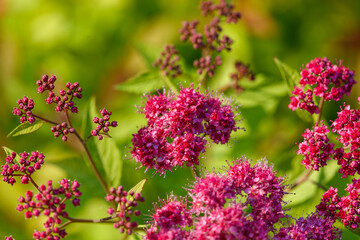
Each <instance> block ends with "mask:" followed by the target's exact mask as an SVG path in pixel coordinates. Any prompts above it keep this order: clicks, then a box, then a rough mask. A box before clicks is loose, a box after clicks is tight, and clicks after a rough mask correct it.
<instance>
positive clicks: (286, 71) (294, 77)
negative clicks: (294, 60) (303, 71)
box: [274, 58, 300, 93]
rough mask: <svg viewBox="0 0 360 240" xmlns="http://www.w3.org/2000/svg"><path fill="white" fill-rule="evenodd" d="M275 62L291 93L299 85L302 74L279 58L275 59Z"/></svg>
mask: <svg viewBox="0 0 360 240" xmlns="http://www.w3.org/2000/svg"><path fill="white" fill-rule="evenodd" d="M274 61H275V64H276V66H277V67H278V68H279V71H280V73H281V76H282V78H283V80H284V81H285V83H286V85H287V86H288V88H289V93H290V92H291V91H293V90H294V87H295V86H296V85H299V80H300V73H299V72H298V71H297V70H296V69H293V68H292V67H290V66H288V65H287V64H285V63H283V62H282V61H280V60H279V59H277V58H274Z"/></svg>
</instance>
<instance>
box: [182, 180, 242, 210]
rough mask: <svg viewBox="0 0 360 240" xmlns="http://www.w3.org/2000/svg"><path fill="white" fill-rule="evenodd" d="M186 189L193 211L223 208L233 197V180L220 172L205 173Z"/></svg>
mask: <svg viewBox="0 0 360 240" xmlns="http://www.w3.org/2000/svg"><path fill="white" fill-rule="evenodd" d="M188 191H189V194H190V196H191V197H192V211H194V212H195V213H200V212H207V211H211V210H213V209H216V208H223V207H224V205H225V203H226V202H227V200H229V199H232V200H234V198H235V188H234V185H233V181H232V180H230V179H229V178H226V177H225V176H223V175H220V174H207V175H206V176H205V177H204V178H198V179H197V180H196V183H195V184H194V187H193V188H192V189H189V190H188Z"/></svg>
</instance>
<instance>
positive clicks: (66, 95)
mask: <svg viewBox="0 0 360 240" xmlns="http://www.w3.org/2000/svg"><path fill="white" fill-rule="evenodd" d="M55 81H56V76H54V75H51V77H50V78H49V77H48V75H44V76H43V77H42V78H41V80H38V81H36V85H38V86H39V87H38V92H39V93H43V92H45V91H49V93H48V97H47V98H46V99H45V101H46V103H47V104H55V105H56V108H55V110H56V111H57V112H61V111H67V110H69V111H71V112H72V113H78V108H77V107H76V105H75V102H74V99H76V98H77V99H81V98H82V88H81V87H80V86H79V83H78V82H75V83H73V84H71V83H69V82H68V83H66V89H61V90H60V91H59V95H56V94H55V92H54V91H53V90H54V87H55V86H54V83H55Z"/></svg>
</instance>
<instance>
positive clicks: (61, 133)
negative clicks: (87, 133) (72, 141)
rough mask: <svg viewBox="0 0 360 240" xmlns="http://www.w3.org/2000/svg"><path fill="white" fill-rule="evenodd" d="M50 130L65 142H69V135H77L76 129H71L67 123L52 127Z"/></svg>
mask: <svg viewBox="0 0 360 240" xmlns="http://www.w3.org/2000/svg"><path fill="white" fill-rule="evenodd" d="M50 130H51V132H53V133H54V137H56V138H57V137H61V140H63V141H64V142H65V141H67V139H68V137H67V135H68V134H70V133H75V128H72V127H69V126H68V124H67V123H66V122H63V123H61V124H58V125H56V126H52V127H51V128H50Z"/></svg>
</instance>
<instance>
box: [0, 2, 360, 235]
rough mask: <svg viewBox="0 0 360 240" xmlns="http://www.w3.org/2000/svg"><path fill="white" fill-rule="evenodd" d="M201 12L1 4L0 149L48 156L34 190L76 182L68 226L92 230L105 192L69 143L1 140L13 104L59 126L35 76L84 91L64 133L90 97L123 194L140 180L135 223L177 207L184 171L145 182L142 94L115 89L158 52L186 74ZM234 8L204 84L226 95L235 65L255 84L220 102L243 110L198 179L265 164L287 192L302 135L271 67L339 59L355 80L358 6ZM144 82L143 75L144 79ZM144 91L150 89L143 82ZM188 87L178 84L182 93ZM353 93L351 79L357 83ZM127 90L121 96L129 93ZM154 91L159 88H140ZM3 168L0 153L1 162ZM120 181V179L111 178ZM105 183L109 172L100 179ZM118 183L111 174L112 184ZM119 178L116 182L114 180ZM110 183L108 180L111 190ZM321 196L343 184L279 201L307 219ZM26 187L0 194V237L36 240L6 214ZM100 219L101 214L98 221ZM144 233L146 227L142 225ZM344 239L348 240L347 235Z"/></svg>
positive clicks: (26, 225)
mask: <svg viewBox="0 0 360 240" xmlns="http://www.w3.org/2000/svg"><path fill="white" fill-rule="evenodd" d="M198 6H199V1H190V0H173V1H171V3H170V2H169V1H165V0H152V1H143V0H132V1H131V0H89V1H85V0H51V1H45V0H3V1H0V101H1V106H2V109H3V111H1V112H0V126H1V127H0V145H1V146H7V147H9V148H11V149H14V150H15V151H17V152H23V151H34V150H39V151H41V152H43V153H44V154H45V156H46V158H45V160H46V164H45V165H44V168H43V169H42V171H40V172H39V173H37V175H36V178H37V180H38V181H39V182H45V181H47V180H48V179H53V181H54V182H57V181H59V180H60V179H61V178H63V177H67V178H76V179H77V180H78V181H79V182H80V183H82V186H81V190H82V191H83V193H84V195H83V196H82V197H81V207H78V208H76V209H74V210H71V211H70V214H74V215H76V216H77V217H83V218H97V217H98V218H100V217H104V215H106V209H107V208H108V205H107V204H106V202H105V201H103V200H104V194H103V190H102V188H101V185H100V184H99V183H98V182H97V180H96V178H95V176H94V174H93V173H92V172H91V170H90V168H88V167H86V166H87V163H86V161H84V158H83V157H82V149H81V146H80V145H79V144H78V143H77V141H76V139H72V138H71V139H69V141H68V142H67V143H62V142H61V140H60V139H54V138H53V137H52V134H51V133H50V131H49V128H50V126H48V125H45V126H44V127H42V128H41V129H40V130H38V131H37V132H35V133H32V134H30V135H26V136H17V137H13V138H6V136H7V135H8V134H9V132H10V131H11V130H12V129H14V128H15V127H16V126H17V125H18V124H19V122H18V118H17V117H15V116H12V114H11V111H12V108H13V107H14V106H15V105H16V100H17V99H18V98H21V97H22V96H24V95H27V96H29V97H32V98H33V99H34V101H35V103H36V105H35V109H36V111H38V112H39V115H40V114H41V115H43V116H46V117H48V118H50V119H52V120H54V121H61V120H63V119H62V116H60V115H58V114H56V113H55V112H54V111H53V109H52V107H50V106H46V104H45V102H44V100H43V97H42V96H40V94H37V93H36V85H35V81H36V80H37V79H39V78H40V77H41V76H42V75H43V74H54V75H56V76H57V77H58V79H59V80H58V83H57V85H64V84H65V83H66V82H75V81H78V82H79V83H80V85H81V86H82V87H83V89H84V92H83V95H84V97H83V99H82V100H81V101H79V114H77V115H76V116H75V117H74V119H73V123H74V125H75V127H76V128H77V129H81V126H82V119H83V118H84V117H86V116H87V114H88V112H87V111H86V106H87V104H88V103H89V101H90V99H91V98H92V97H96V99H97V106H98V108H99V109H100V108H103V107H106V108H107V109H109V110H112V111H113V115H112V119H114V120H117V121H118V123H119V127H117V128H116V129H114V130H115V131H112V132H111V134H112V137H113V138H112V140H113V144H115V145H116V146H117V147H118V148H119V149H120V150H119V152H118V154H120V153H121V155H122V173H123V174H122V177H121V183H122V185H124V186H125V188H127V189H130V188H132V187H133V186H134V185H135V184H137V183H138V182H139V181H140V180H142V179H144V178H146V179H148V181H147V182H146V184H145V186H144V189H143V195H144V196H145V197H146V200H147V201H146V204H143V205H142V206H140V209H141V210H142V213H143V215H147V214H149V213H148V210H149V209H150V213H151V209H152V202H155V201H157V200H158V198H159V197H160V198H164V197H166V195H167V194H170V192H174V194H179V195H185V194H186V190H185V189H184V187H186V186H188V185H189V184H191V182H192V181H193V177H192V175H191V172H190V170H189V169H188V168H180V169H177V170H175V171H174V172H172V173H168V174H166V177H165V178H164V177H160V176H158V175H155V176H154V175H153V173H152V172H151V171H148V172H147V173H144V171H143V169H141V168H140V169H137V167H138V165H137V164H136V163H135V162H134V160H133V159H131V156H130V147H131V137H132V134H133V133H135V132H136V131H137V130H138V129H139V127H141V126H143V125H144V124H145V119H144V117H143V115H140V114H138V113H137V112H136V110H137V109H136V107H135V105H141V104H143V103H142V101H143V100H144V99H143V98H141V94H142V91H139V88H138V87H136V86H135V87H134V86H132V85H131V84H130V85H129V84H128V82H127V84H128V85H122V86H125V87H117V88H118V89H116V88H115V86H117V85H119V84H120V83H124V82H125V81H126V80H127V79H130V78H133V79H136V77H137V76H140V75H141V74H145V72H148V71H149V70H151V71H154V69H153V68H152V66H151V61H152V60H153V59H154V58H156V57H157V56H158V54H159V53H160V51H161V49H162V47H163V45H165V44H166V43H174V44H175V46H176V47H177V48H178V49H179V52H180V54H181V55H182V56H183V63H182V64H183V66H184V67H185V68H186V69H191V67H192V61H193V59H195V58H197V57H198V56H199V53H198V52H196V51H193V50H192V49H191V47H190V45H188V44H184V43H181V42H180V41H179V36H178V29H179V28H180V27H181V22H182V21H183V20H191V19H195V18H198V19H201V18H202V17H201V15H200V13H199V9H198ZM235 6H236V8H237V9H238V10H239V11H240V12H241V13H242V19H241V21H240V23H239V24H237V25H231V26H224V29H225V31H226V33H227V34H228V35H229V36H230V37H231V38H233V39H234V45H233V48H232V51H231V52H230V53H227V54H224V56H223V57H224V58H223V65H222V66H221V67H220V68H219V69H218V71H217V72H216V74H215V76H214V78H213V79H212V80H211V81H210V82H209V87H210V88H211V89H217V88H221V87H222V86H224V85H226V84H227V83H229V81H230V78H229V74H230V72H231V71H232V70H233V63H234V61H235V60H241V61H243V62H245V63H247V64H250V67H251V69H252V70H253V71H254V72H255V74H256V79H255V81H254V82H245V81H244V83H243V84H244V85H243V87H244V88H245V91H244V92H243V93H242V94H236V93H235V92H234V91H231V90H228V91H226V92H225V96H226V97H232V98H233V100H234V104H240V105H242V107H241V108H239V111H240V112H241V118H242V119H243V120H242V121H241V123H240V126H241V127H245V129H246V131H238V132H236V133H235V134H233V135H232V137H233V141H232V142H231V143H230V144H229V145H228V146H227V145H213V146H211V147H210V148H209V149H208V150H207V152H206V156H204V159H203V160H202V163H201V165H202V166H204V167H206V169H207V170H209V171H210V170H211V169H212V168H213V167H214V168H215V169H221V168H222V167H223V166H226V165H227V164H226V162H225V160H230V161H231V160H232V159H233V158H239V157H242V156H246V157H248V158H251V159H254V160H256V159H259V158H263V157H267V158H268V159H269V161H270V162H272V163H274V168H275V169H276V170H277V171H278V173H279V174H281V175H286V176H287V178H288V181H289V183H293V182H294V181H295V180H296V178H298V177H299V176H301V174H303V172H304V171H305V170H304V167H303V166H301V165H300V160H301V159H300V158H299V157H298V156H296V154H295V149H296V145H295V143H296V142H299V141H301V134H302V133H303V131H304V130H305V129H306V128H307V127H310V126H311V123H308V122H305V121H303V120H301V119H300V118H299V117H298V116H297V114H296V113H295V112H292V111H291V110H289V109H288V107H287V105H288V103H289V98H288V95H287V88H286V86H285V84H284V82H283V81H282V77H281V74H280V72H279V70H278V68H277V66H276V64H275V62H274V57H276V58H278V59H280V60H281V61H282V62H285V63H286V64H287V65H288V66H290V67H292V68H294V69H299V68H300V67H301V66H302V64H304V63H307V62H308V61H310V60H311V59H313V58H315V57H323V56H327V57H328V58H329V59H331V60H334V59H336V58H338V59H343V60H344V65H345V66H348V67H350V68H351V69H353V70H355V72H356V73H357V72H360V71H359V68H360V44H359V43H360V15H359V14H358V13H359V12H360V2H359V1H357V0H344V1H335V0H329V1H326V2H324V1H312V0H305V1H304V0H293V1H285V0H275V1H270V0H265V1H264V0H237V1H235ZM150 73H151V72H150ZM146 76H147V77H148V78H147V79H146V80H144V82H145V83H146V82H147V81H148V82H147V83H149V81H153V80H152V79H153V78H154V77H155V78H156V75H155V76H154V74H147V75H146ZM185 80H187V83H186V84H189V81H188V79H179V82H182V83H183V84H185V83H184V81H185ZM356 80H357V81H359V80H360V79H359V75H357V74H356ZM126 86H127V88H128V89H129V88H130V91H128V92H127V91H126V90H128V89H127V88H126ZM154 86H155V87H156V88H157V87H160V88H161V86H162V85H161V83H160V84H159V82H158V81H157V80H155V82H151V84H150V85H149V86H148V87H149V88H150V89H149V90H151V89H153V88H154ZM359 93H360V87H359V85H355V87H354V89H353V92H352V94H351V96H350V97H349V98H346V99H345V101H346V102H347V103H350V104H352V105H353V106H354V107H355V106H356V98H357V96H358V95H360V94H359ZM340 105H342V102H334V103H326V104H325V109H324V110H325V112H324V115H323V117H324V119H325V120H326V121H327V122H328V121H329V120H331V119H334V118H335V117H336V112H337V111H338V110H339V106H340ZM0 156H1V159H0V161H1V162H3V159H5V152H1V153H0ZM118 169H121V167H118ZM106 171H109V169H107V170H106ZM115 175H116V174H115ZM120 175H121V174H120ZM116 181H117V180H116ZM314 182H316V183H318V184H321V185H322V186H325V187H329V186H332V185H334V186H336V187H338V188H339V192H340V193H343V189H344V187H345V186H346V183H347V180H344V179H341V178H340V175H339V174H338V173H337V166H336V164H329V166H328V167H326V168H325V169H323V170H322V171H320V172H318V173H313V174H312V175H311V181H308V182H306V183H304V184H303V185H301V186H300V187H298V188H296V189H295V191H294V192H295V194H289V195H287V196H286V200H289V201H290V205H289V206H291V209H290V210H289V213H290V214H293V215H294V216H298V217H299V216H305V215H306V214H307V213H310V212H312V211H314V210H315V208H314V207H315V205H316V204H317V203H318V201H319V199H320V198H321V195H322V193H323V190H322V189H321V188H318V187H317V186H316V185H315V184H314ZM27 188H28V186H23V185H19V184H17V185H15V186H14V187H11V186H9V185H7V184H4V183H2V184H0V191H1V193H2V194H1V196H2V197H1V198H0V226H1V227H0V237H3V236H5V235H10V234H12V235H13V237H15V238H16V239H29V236H30V235H32V233H33V230H34V228H38V229H39V230H40V229H42V226H41V219H39V220H26V221H24V216H23V214H22V213H17V212H16V211H15V208H16V205H17V198H18V197H19V196H20V195H23V194H24V192H25V191H26V190H27ZM104 213H105V214H104ZM141 221H144V219H143V220H141ZM141 223H143V222H141ZM67 231H68V233H69V236H68V237H67V239H69V240H71V239H119V238H120V235H119V233H118V231H117V230H116V229H114V228H113V227H112V226H111V225H101V224H96V225H90V224H73V225H70V226H69V228H68V230H67ZM344 239H354V236H353V235H351V233H350V232H349V231H346V230H344Z"/></svg>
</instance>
